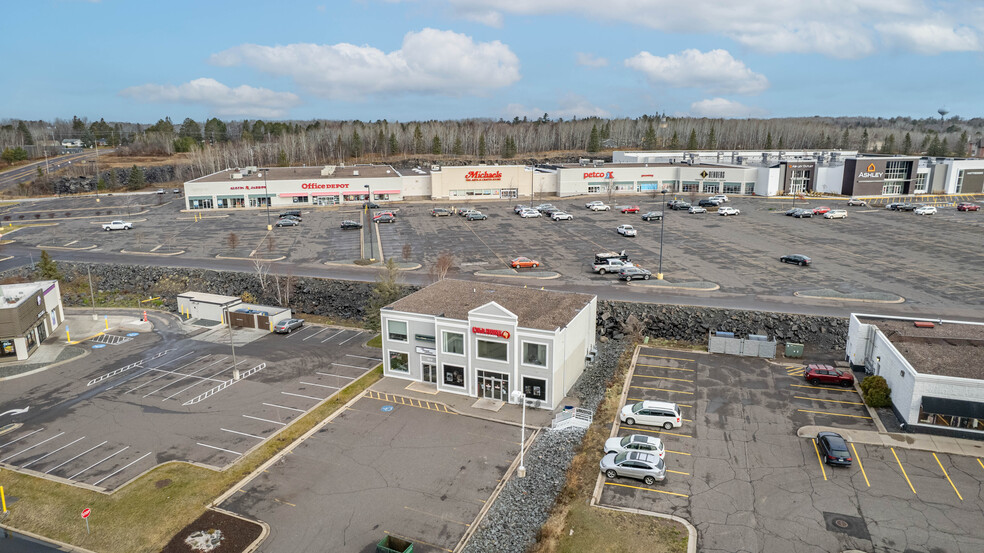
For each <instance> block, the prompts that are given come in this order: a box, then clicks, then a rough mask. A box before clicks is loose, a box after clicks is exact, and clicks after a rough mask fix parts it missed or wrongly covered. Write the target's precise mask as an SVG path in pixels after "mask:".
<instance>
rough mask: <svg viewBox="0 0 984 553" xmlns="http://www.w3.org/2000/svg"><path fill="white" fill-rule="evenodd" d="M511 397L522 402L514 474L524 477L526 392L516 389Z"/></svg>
mask: <svg viewBox="0 0 984 553" xmlns="http://www.w3.org/2000/svg"><path fill="white" fill-rule="evenodd" d="M512 398H513V399H514V400H517V401H522V402H523V425H522V426H521V427H520V428H521V430H520V432H522V433H521V434H520V435H519V468H518V469H516V476H518V477H520V478H526V464H525V463H524V462H523V447H524V446H525V445H526V394H524V393H523V392H521V391H519V390H516V391H514V392H513V393H512Z"/></svg>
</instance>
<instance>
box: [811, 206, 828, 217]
mask: <svg viewBox="0 0 984 553" xmlns="http://www.w3.org/2000/svg"><path fill="white" fill-rule="evenodd" d="M828 211H830V208H829V207H827V206H825V205H822V206H820V207H814V208H813V214H814V215H823V214H824V213H827V212H828Z"/></svg>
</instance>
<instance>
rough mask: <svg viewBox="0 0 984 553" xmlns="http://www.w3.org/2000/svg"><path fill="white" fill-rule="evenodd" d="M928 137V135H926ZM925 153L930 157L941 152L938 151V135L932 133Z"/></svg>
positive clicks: (936, 155)
mask: <svg viewBox="0 0 984 553" xmlns="http://www.w3.org/2000/svg"><path fill="white" fill-rule="evenodd" d="M927 138H928V137H927ZM926 155H929V156H932V157H939V156H941V155H943V154H941V153H940V137H939V135H937V134H934V135H933V141H932V142H930V143H929V148H928V149H927V150H926Z"/></svg>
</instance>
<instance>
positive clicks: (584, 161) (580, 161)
mask: <svg viewBox="0 0 984 553" xmlns="http://www.w3.org/2000/svg"><path fill="white" fill-rule="evenodd" d="M589 163H591V160H590V159H587V158H583V157H582V158H578V160H577V164H578V165H580V166H581V167H586V166H587V165H588V164H589Z"/></svg>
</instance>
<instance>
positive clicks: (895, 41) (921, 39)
mask: <svg viewBox="0 0 984 553" xmlns="http://www.w3.org/2000/svg"><path fill="white" fill-rule="evenodd" d="M875 28H876V29H878V31H879V32H880V33H881V34H882V36H883V37H884V40H885V42H886V43H887V44H890V45H892V46H895V47H897V48H899V49H908V50H913V51H915V52H918V53H920V54H925V55H933V54H939V53H941V52H974V51H978V50H980V49H981V40H980V35H979V33H977V32H976V31H974V30H973V29H971V28H969V27H957V28H952V27H949V26H946V25H940V24H938V23H928V22H915V23H902V22H897V23H885V24H880V25H875Z"/></svg>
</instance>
